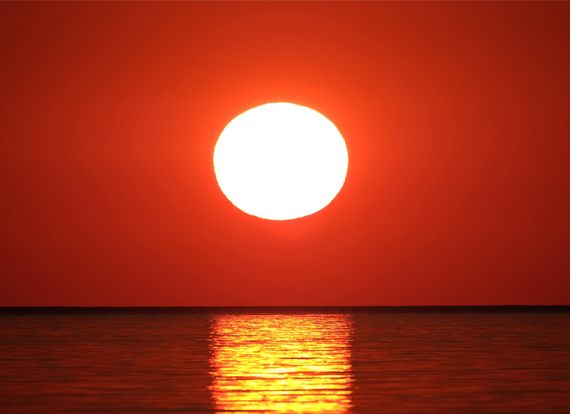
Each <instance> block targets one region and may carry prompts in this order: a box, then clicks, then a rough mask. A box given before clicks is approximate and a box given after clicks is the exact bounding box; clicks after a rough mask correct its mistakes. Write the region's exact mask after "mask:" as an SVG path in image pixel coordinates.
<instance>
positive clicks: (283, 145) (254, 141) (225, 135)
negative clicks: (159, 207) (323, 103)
mask: <svg viewBox="0 0 570 414" xmlns="http://www.w3.org/2000/svg"><path fill="white" fill-rule="evenodd" d="M214 169H215V172H216V178H217V180H218V184H219V185H220V188H221V190H222V192H223V193H224V194H225V195H226V197H227V198H228V199H229V200H230V201H231V202H232V203H233V204H234V205H235V206H236V207H237V208H239V209H240V210H242V211H244V212H246V213H248V214H251V215H253V216H257V217H260V218H263V219H269V220H291V219H295V218H299V217H304V216H308V215H310V214H313V213H316V212H317V211H319V210H321V209H322V208H324V207H326V206H327V205H328V204H329V203H330V202H331V201H332V200H333V199H334V198H335V196H336V195H337V194H338V192H339V191H340V189H341V188H342V186H343V184H344V180H345V177H346V173H347V169H348V152H347V150H346V143H345V142H344V139H343V137H342V135H341V134H340V132H339V131H338V129H337V128H336V127H335V126H334V124H333V123H332V122H331V121H329V120H328V119H327V118H326V117H324V116H323V115H321V114H320V113H318V112H317V111H315V110H313V109H310V108H307V107H305V106H300V105H295V104H292V103H282V102H280V103H269V104H265V105H261V106H258V107H256V108H252V109H250V110H248V111H246V112H244V113H243V114H241V115H239V116H237V117H236V118H234V119H233V120H232V121H231V122H230V123H229V124H228V125H227V126H226V128H225V129H224V130H223V132H222V134H221V135H220V138H219V139H218V142H217V144H216V148H215V150H214Z"/></svg>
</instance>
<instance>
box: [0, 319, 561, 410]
mask: <svg viewBox="0 0 570 414" xmlns="http://www.w3.org/2000/svg"><path fill="white" fill-rule="evenodd" d="M0 412H2V413H30V414H31V413H34V414H36V413H83V412H94V413H102V412H116V413H134V412H149V413H178V412H180V413H182V412H277V413H285V412H294V413H302V412H305V413H327V412H328V413H570V311H569V310H568V308H559V309H558V310H554V311H528V310H527V311H522V310H521V311H517V310H511V311H504V310H503V311H501V310H500V309H495V310H493V309H490V310H488V311H483V312H481V311H469V310H465V309H464V310H460V309H459V310H457V309H456V310H454V311H437V310H433V309H432V310H431V311H427V312H425V311H418V310H417V309H416V310H413V309H412V310H409V309H408V310H406V308H400V310H399V311H398V310H394V309H392V310H389V311H388V310H386V309H384V310H382V309H374V308H367V309H362V308H354V309H352V308H328V309H322V308H321V309H317V308H315V309H313V310H311V309H306V308H305V309H301V310H299V309H283V308H280V309H277V308H275V309H271V308H269V309H268V308H265V309H261V310H260V309H251V308H250V309H242V310H236V309H229V308H228V309H216V310H207V309H202V310H196V309H194V310H192V309H190V310H187V311H183V310H179V311H168V310H164V311H160V310H156V311H149V310H147V311H143V310H130V311H129V310H127V311H124V310H123V311H121V310H116V311H112V310H111V311H109V310H107V311H105V310H98V311H97V310H83V311H81V310H76V311H69V310H65V311H61V310H60V311H57V310H56V311H46V310H43V311H42V310H37V309H36V310H29V311H22V310H19V311H18V310H16V311H6V310H4V311H2V312H0Z"/></svg>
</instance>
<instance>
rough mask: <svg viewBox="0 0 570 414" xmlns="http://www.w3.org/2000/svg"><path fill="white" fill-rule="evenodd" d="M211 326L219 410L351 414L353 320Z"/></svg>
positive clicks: (219, 320) (296, 318) (233, 318)
mask: <svg viewBox="0 0 570 414" xmlns="http://www.w3.org/2000/svg"><path fill="white" fill-rule="evenodd" d="M212 324H213V326H212V337H211V347H212V359H211V367H212V375H213V383H212V385H211V387H210V388H211V392H212V395H213V401H214V409H215V410H219V411H224V412H233V411H236V412H237V411H272V412H277V413H289V412H295V413H345V412H348V411H350V409H351V406H352V404H351V393H352V390H351V388H352V383H353V378H352V374H351V354H350V340H351V331H352V320H351V318H350V316H349V315H278V316H276V315H218V316H215V317H214V319H213V321H212Z"/></svg>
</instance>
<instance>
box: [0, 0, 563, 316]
mask: <svg viewBox="0 0 570 414" xmlns="http://www.w3.org/2000/svg"><path fill="white" fill-rule="evenodd" d="M569 44H570V3H538V2H537V3H527V2H524V3H512V2H506V3H491V2H481V3H451V2H443V3H423V2H420V3H409V2H402V3H387V2H374V3H372V2H363V3H336V2H335V3H321V2H317V3H299V2H292V3H273V2H271V3H260V2H256V3H219V2H203V3H178V2H174V3H162V2H159V3H130V2H126V3H85V2H78V3H49V4H46V3H0V52H1V62H2V63H1V64H0V96H1V97H2V99H0V189H1V191H0V194H1V197H2V199H1V203H0V217H1V219H0V225H1V227H0V232H1V233H0V234H1V236H0V243H1V245H0V251H1V252H2V253H1V258H2V259H1V261H0V305H2V306H19V305H36V306H43V305H54V306H55V305H77V306H92V305H97V306H107V305H109V306H123V305H124V306H131V305H140V306H155V305H156V306H174V305H179V306H198V305H487V304H497V305H500V304H545V305H547V304H567V305H568V304H570V256H569V255H568V253H569V251H570V214H569V212H570V191H569V190H570V184H569V183H570V117H569V113H570V76H569V75H568V74H569V73H570V53H568V45H569ZM279 101H283V102H293V103H296V104H299V105H304V106H308V107H311V108H313V109H315V110H317V111H319V112H320V113H322V114H323V115H325V116H326V117H327V118H329V119H330V120H331V121H332V122H334V123H335V125H336V126H337V127H338V129H339V130H340V132H341V133H342V134H343V136H344V138H345V140H346V143H347V147H348V152H349V170H348V175H347V179H346V182H345V186H344V187H343V189H342V190H341V192H340V193H339V195H338V196H337V198H336V199H335V200H333V202H332V203H331V204H330V205H329V206H328V207H327V208H325V209H324V210H322V211H320V212H318V213H317V214H315V215H313V216H309V217H306V218H302V219H298V220H293V221H289V222H271V221H265V220H260V219H258V218H256V217H252V216H248V215H246V214H244V213H243V212H241V211H240V210H238V209H236V208H235V207H234V206H232V204H231V203H230V202H229V201H228V200H227V199H226V198H225V196H224V195H223V194H222V192H221V191H220V189H219V187H218V185H217V182H216V178H215V175H214V169H213V164H212V156H213V150H214V146H215V144H216V140H217V138H218V136H219V134H220V133H221V131H222V129H223V128H224V127H225V125H226V124H227V123H228V122H229V121H230V120H231V119H233V118H234V117H235V116H237V115H238V114H240V113H242V112H244V111H246V110H247V109H249V108H252V107H254V106H258V105H261V104H264V103H268V102H279Z"/></svg>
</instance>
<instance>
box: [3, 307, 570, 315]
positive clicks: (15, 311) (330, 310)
mask: <svg viewBox="0 0 570 414" xmlns="http://www.w3.org/2000/svg"><path fill="white" fill-rule="evenodd" d="M343 313H352V314H368V313H369V314H382V313H386V314H397V313H402V314H416V313H417V314H422V313H423V314H430V313H432V314H437V313H570V305H477V306H472V305H431V306H422V305H420V306H416V305H410V306H362V305H358V306H2V307H0V316H7V315H8V316H9V315H74V314H78V315H96V314H277V315H278V314H343Z"/></svg>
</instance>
